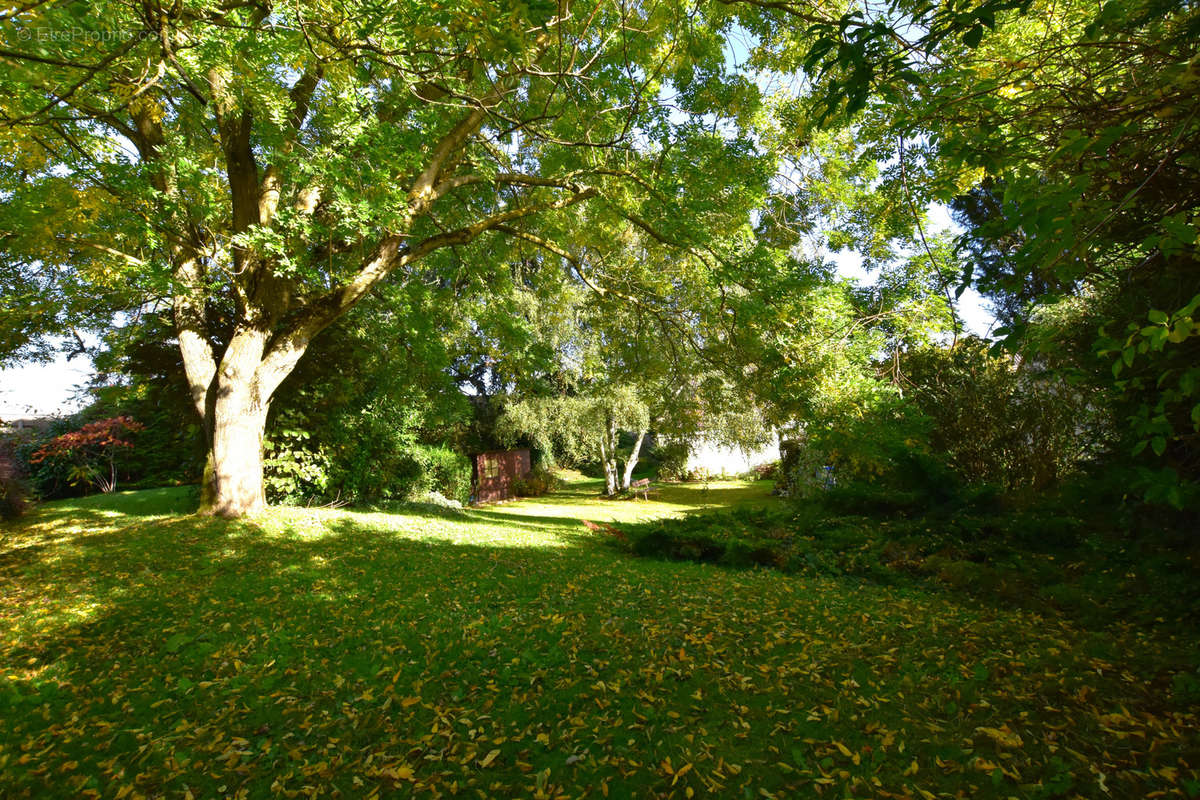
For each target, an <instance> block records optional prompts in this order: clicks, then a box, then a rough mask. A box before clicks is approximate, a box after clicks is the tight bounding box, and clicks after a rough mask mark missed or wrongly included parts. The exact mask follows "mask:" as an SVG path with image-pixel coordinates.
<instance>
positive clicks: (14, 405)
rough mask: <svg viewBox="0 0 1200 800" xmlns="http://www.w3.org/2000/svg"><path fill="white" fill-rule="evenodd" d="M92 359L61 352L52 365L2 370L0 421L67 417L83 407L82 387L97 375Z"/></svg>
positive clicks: (25, 366) (34, 365) (0, 381)
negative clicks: (71, 356)
mask: <svg viewBox="0 0 1200 800" xmlns="http://www.w3.org/2000/svg"><path fill="white" fill-rule="evenodd" d="M94 372H95V370H94V368H93V367H92V362H91V359H89V358H88V357H87V356H76V357H75V358H73V359H71V360H70V361H68V360H67V357H66V356H65V355H61V354H60V355H58V356H57V357H55V359H54V360H53V361H51V362H50V363H48V364H24V365H21V366H17V367H11V368H9V369H4V370H0V420H11V419H22V418H27V417H46V416H63V415H66V414H70V413H72V412H74V411H78V410H79V409H80V408H82V407H83V405H84V404H83V402H82V398H80V397H77V395H78V394H79V389H80V388H82V387H84V386H86V385H87V382H88V379H89V378H91V376H92V375H93V374H94Z"/></svg>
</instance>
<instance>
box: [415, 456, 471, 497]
mask: <svg viewBox="0 0 1200 800" xmlns="http://www.w3.org/2000/svg"><path fill="white" fill-rule="evenodd" d="M414 455H415V456H416V457H417V460H418V461H419V463H420V466H421V469H422V473H423V476H424V477H423V479H422V482H424V481H428V483H429V489H428V491H433V492H440V493H441V494H443V495H445V496H446V497H448V498H450V499H452V500H454V501H456V502H458V503H459V504H460V505H461V504H462V503H465V502H467V501H468V500H470V499H471V461H470V460H469V459H468V458H467V457H466V456H464V455H462V454H461V453H457V452H455V451H453V450H451V449H450V448H448V447H434V446H428V445H418V446H417V447H416V448H415V449H414Z"/></svg>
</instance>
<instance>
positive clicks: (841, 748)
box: [833, 742, 850, 758]
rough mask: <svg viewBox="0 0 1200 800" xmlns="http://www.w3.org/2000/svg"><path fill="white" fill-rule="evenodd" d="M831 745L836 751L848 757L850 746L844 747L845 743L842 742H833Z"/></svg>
mask: <svg viewBox="0 0 1200 800" xmlns="http://www.w3.org/2000/svg"><path fill="white" fill-rule="evenodd" d="M833 746H834V747H836V748H837V749H838V752H839V753H841V754H842V755H844V756H845V757H846V758H849V757H850V748H849V747H846V745H844V744H842V743H841V742H834V743H833Z"/></svg>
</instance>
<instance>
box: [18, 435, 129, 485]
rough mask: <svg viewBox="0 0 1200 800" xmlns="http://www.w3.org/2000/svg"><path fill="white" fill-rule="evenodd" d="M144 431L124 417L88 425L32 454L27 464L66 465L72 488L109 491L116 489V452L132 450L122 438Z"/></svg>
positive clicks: (59, 437) (62, 436)
mask: <svg viewBox="0 0 1200 800" xmlns="http://www.w3.org/2000/svg"><path fill="white" fill-rule="evenodd" d="M143 428H145V426H144V425H142V424H141V423H140V422H138V421H136V420H134V419H133V418H132V417H124V416H122V417H111V418H109V419H102V420H98V421H96V422H89V423H88V424H86V425H84V426H83V427H82V428H80V429H79V430H77V431H71V432H70V433H64V434H63V435H61V436H56V437H54V438H53V439H51V440H50V441H49V442H47V443H46V444H44V445H42V446H41V447H39V448H38V449H37V450H35V451H34V453H33V455H32V456H30V457H29V462H30V463H31V464H40V463H42V462H43V461H57V462H60V463H62V462H67V463H69V464H70V472H69V476H68V480H70V482H71V483H72V484H73V485H76V486H78V485H81V484H89V485H92V486H95V487H96V488H98V489H99V490H100V491H102V492H106V493H107V492H111V491H112V490H113V489H115V488H116V487H117V453H119V452H120V451H121V450H123V449H126V448H132V447H133V443H132V442H130V441H127V440H126V439H125V438H123V437H125V436H127V435H128V434H130V433H136V432H137V431H140V430H142V429H143Z"/></svg>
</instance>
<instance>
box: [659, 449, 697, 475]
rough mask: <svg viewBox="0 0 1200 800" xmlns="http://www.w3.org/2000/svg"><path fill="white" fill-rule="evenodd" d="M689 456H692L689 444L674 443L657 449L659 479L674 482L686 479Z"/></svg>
mask: <svg viewBox="0 0 1200 800" xmlns="http://www.w3.org/2000/svg"><path fill="white" fill-rule="evenodd" d="M689 455H691V447H690V446H689V445H688V443H687V442H672V443H670V444H663V445H659V446H658V447H655V448H654V458H655V459H656V460H657V461H658V479H659V480H660V481H672V482H674V481H682V480H684V479H686V478H687V462H688V456H689Z"/></svg>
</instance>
